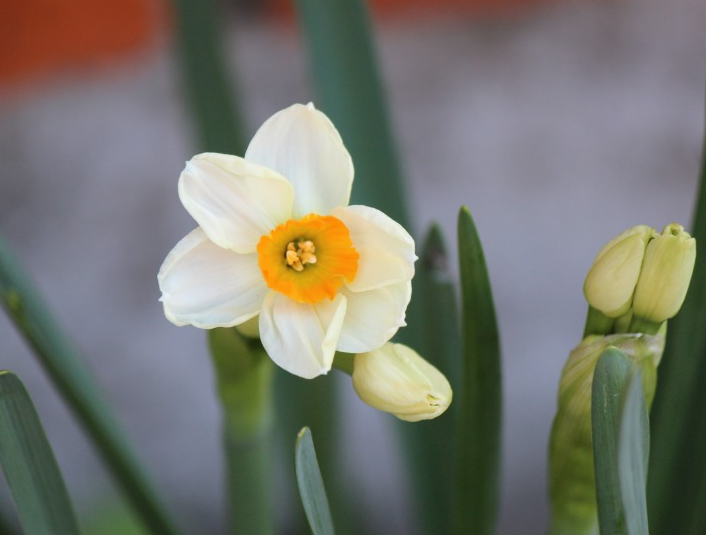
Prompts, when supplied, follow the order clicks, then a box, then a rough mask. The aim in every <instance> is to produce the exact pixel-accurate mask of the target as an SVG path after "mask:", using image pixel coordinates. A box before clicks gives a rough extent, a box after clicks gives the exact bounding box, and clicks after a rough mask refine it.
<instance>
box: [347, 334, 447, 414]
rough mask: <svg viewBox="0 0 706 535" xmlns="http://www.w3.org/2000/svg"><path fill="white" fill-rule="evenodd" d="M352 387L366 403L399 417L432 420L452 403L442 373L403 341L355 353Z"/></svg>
mask: <svg viewBox="0 0 706 535" xmlns="http://www.w3.org/2000/svg"><path fill="white" fill-rule="evenodd" d="M353 388H355V391H356V392H357V394H358V396H359V397H360V399H362V400H363V401H364V402H365V403H367V404H368V405H370V406H371V407H374V408H376V409H380V410H382V411H386V412H389V413H391V414H394V415H395V416H397V417H398V418H400V419H401V420H406V421H408V422H417V421H419V420H431V419H432V418H436V417H437V416H439V415H440V414H442V413H443V412H444V411H445V410H446V409H447V407H448V406H449V405H450V404H451V397H452V392H451V385H449V382H448V381H447V379H446V377H444V374H442V373H441V372H440V371H439V370H437V369H436V368H435V367H434V366H432V365H431V364H429V363H428V362H427V361H426V360H424V359H423V358H422V357H420V356H419V355H418V354H417V353H416V352H415V351H413V350H412V349H410V348H409V347H407V346H404V345H402V344H392V343H387V344H385V345H384V346H382V347H381V348H379V349H376V350H374V351H370V352H368V353H360V354H358V355H356V356H355V361H354V367H353Z"/></svg>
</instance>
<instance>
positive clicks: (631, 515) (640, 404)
mask: <svg viewBox="0 0 706 535" xmlns="http://www.w3.org/2000/svg"><path fill="white" fill-rule="evenodd" d="M643 384H644V380H643V378H642V370H641V369H640V368H637V369H636V370H635V371H634V372H633V373H632V375H631V377H630V383H629V384H628V386H627V391H626V392H625V393H624V394H623V403H622V407H621V416H620V433H619V437H620V441H619V444H618V471H619V474H620V492H621V496H622V498H623V507H624V509H625V519H626V525H627V532H628V534H629V535H649V530H648V528H647V495H646V486H647V463H648V462H649V456H650V421H649V416H648V413H647V403H646V400H645V395H644V390H643Z"/></svg>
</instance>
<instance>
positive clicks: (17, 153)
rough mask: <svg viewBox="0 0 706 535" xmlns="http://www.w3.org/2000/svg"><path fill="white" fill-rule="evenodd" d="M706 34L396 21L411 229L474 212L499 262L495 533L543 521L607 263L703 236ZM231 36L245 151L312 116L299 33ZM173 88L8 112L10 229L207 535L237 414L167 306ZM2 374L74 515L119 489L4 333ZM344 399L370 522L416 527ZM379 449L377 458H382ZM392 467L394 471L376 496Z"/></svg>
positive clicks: (151, 59)
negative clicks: (610, 250) (630, 243)
mask: <svg viewBox="0 0 706 535" xmlns="http://www.w3.org/2000/svg"><path fill="white" fill-rule="evenodd" d="M705 24H706V3H704V2H702V1H699V0H672V1H671V2H662V1H659V0H630V1H628V0H622V1H603V2H565V3H563V4H561V5H559V4H556V5H552V6H549V7H544V8H541V9H538V10H534V11H532V12H531V13H527V14H524V15H522V16H518V17H515V18H513V19H512V20H483V21H468V20H459V19H457V18H456V19H454V18H451V17H448V18H445V17H440V18H436V19H432V20H429V19H427V20H414V19H410V20H407V21H397V22H394V21H391V22H388V23H387V24H385V26H384V28H382V31H381V33H380V34H379V45H380V56H381V61H382V65H383V68H384V76H385V79H386V82H387V88H388V93H389V97H390V103H391V106H392V112H393V117H394V123H395V127H396V133H397V135H398V141H399V146H400V149H401V152H402V156H403V163H404V168H405V171H406V173H407V176H408V177H409V190H410V194H409V197H410V202H411V205H412V207H413V211H414V214H415V216H416V218H415V223H416V225H417V228H416V230H421V229H423V228H424V227H425V226H426V225H427V224H428V223H429V222H431V221H433V220H437V221H439V222H440V223H441V224H442V227H443V228H444V229H445V230H446V232H447V236H448V237H449V240H450V241H453V239H454V225H455V222H454V219H455V213H456V212H457V209H458V207H459V205H460V204H461V203H463V204H466V205H468V207H469V208H470V209H471V211H472V213H473V214H474V217H475V219H476V222H477V225H478V228H479V231H480V234H481V238H482V239H483V242H484V246H485V249H486V255H487V261H488V265H489V267H490V270H491V277H492V283H493V285H494V291H495V298H496V306H497V312H498V317H499V321H500V327H501V330H502V347H503V350H504V361H503V372H504V389H505V402H504V403H505V407H504V411H505V422H504V436H503V497H502V510H501V520H500V533H503V534H525V533H541V532H542V531H543V529H544V527H545V526H546V522H547V515H548V508H547V503H546V450H547V437H548V432H549V427H550V424H551V419H552V417H553V413H554V408H555V396H556V386H557V383H558V379H559V374H560V371H561V366H562V364H563V361H564V359H565V358H566V355H567V353H568V351H569V350H570V349H571V348H572V347H573V346H574V345H576V343H577V342H578V339H579V336H580V334H581V330H582V325H583V319H584V313H585V304H584V302H583V297H582V294H581V286H582V282H583V276H584V275H585V272H586V270H587V269H588V267H589V266H590V263H591V261H592V259H593V256H594V255H595V253H596V252H597V251H598V249H599V248H600V247H601V245H602V244H603V243H604V242H605V241H606V240H608V239H609V238H611V237H612V236H613V235H615V234H617V233H618V232H619V231H621V230H623V229H624V228H626V227H628V226H631V225H634V224H637V223H647V224H650V225H652V226H657V227H661V226H663V225H665V224H667V223H669V222H671V221H674V220H676V221H680V222H684V223H688V221H689V220H690V214H691V209H692V204H693V198H694V193H695V188H696V176H697V170H698V163H699V156H700V145H701V138H702V129H703V115H704V80H705V79H706V32H704V31H703V28H704V27H705ZM231 30H232V31H231V34H230V41H229V44H230V45H231V46H230V50H232V57H231V58H230V59H231V63H232V67H233V72H236V70H237V72H238V77H239V84H240V87H241V90H242V94H243V96H244V102H245V106H244V110H245V113H246V117H247V121H248V132H249V133H253V132H254V130H255V128H256V127H257V126H258V125H259V124H260V123H261V122H262V121H263V120H264V119H266V118H267V117H268V116H269V115H271V114H272V113H273V112H274V111H276V110H279V109H281V108H283V107H285V106H288V105H290V104H291V103H293V102H307V101H309V100H311V99H312V93H311V91H310V89H309V87H308V85H307V82H306V79H307V77H306V73H307V66H306V64H305V61H304V58H303V56H302V50H301V44H300V41H299V38H298V36H297V34H296V33H295V32H294V30H293V29H286V28H282V27H272V26H267V25H265V24H263V23H259V22H256V21H247V22H245V23H240V24H236V25H234V26H233V27H232V28H231ZM177 80H178V73H177V70H176V63H175V61H174V57H173V55H172V53H171V52H170V51H169V50H164V49H162V50H158V51H153V52H152V53H150V54H148V55H146V56H143V57H141V58H138V59H136V60H134V61H132V62H130V63H127V64H122V65H120V66H119V67H117V68H114V69H112V70H105V71H101V72H99V73H95V72H74V73H72V74H71V75H66V76H64V77H60V78H53V79H51V80H50V81H48V82H47V83H45V84H42V87H39V88H36V87H35V88H34V89H32V90H31V91H29V92H28V93H27V94H24V95H22V96H17V95H15V96H10V97H7V98H5V99H3V100H2V101H0V162H2V173H1V174H0V232H2V234H3V235H4V236H5V237H6V238H7V239H8V240H9V242H10V243H11V245H12V246H13V248H14V249H15V251H16V252H17V254H18V255H19V256H20V257H21V259H22V260H23V261H24V262H25V264H26V265H27V267H28V268H29V270H30V272H31V274H32V276H33V277H35V278H36V280H37V282H38V284H39V286H40V288H41V289H42V291H43V292H44V294H45V296H46V298H47V300H48V301H49V303H50V305H51V307H52V308H53V310H54V311H56V312H57V313H58V315H59V317H60V319H61V322H62V324H63V325H64V326H65V327H66V328H67V329H68V331H69V332H70V333H71V334H72V335H73V337H74V338H75V340H76V341H77V343H78V345H79V346H80V347H81V349H82V350H83V351H84V353H85V354H86V356H87V359H88V361H89V365H90V367H91V369H92V370H93V372H94V373H95V375H96V376H97V378H98V380H99V381H100V383H101V385H103V386H104V389H105V393H106V395H107V397H108V398H109V399H110V401H111V402H112V403H113V404H114V406H115V407H116V409H117V411H118V413H119V415H120V417H121V419H122V421H123V422H124V424H125V426H126V428H127V429H128V432H129V434H130V435H131V437H132V438H134V441H135V444H136V446H137V447H138V449H139V450H140V452H141V454H142V455H143V457H144V458H145V459H146V460H147V462H148V463H149V465H150V467H151V469H152V472H153V473H154V474H155V475H156V476H157V479H158V482H159V484H160V485H161V487H162V488H164V489H166V490H167V493H168V496H169V499H170V501H171V502H172V503H173V504H175V505H179V506H180V507H181V511H182V515H183V516H184V517H191V518H192V520H191V521H192V522H193V523H194V525H198V523H205V525H206V526H207V527H209V528H211V529H216V528H217V526H218V525H220V523H221V520H220V519H219V518H220V517H219V515H220V514H221V511H220V508H221V506H222V505H223V504H222V501H221V498H220V489H221V485H222V479H221V476H220V471H221V461H220V457H219V435H218V423H219V416H218V410H217V405H216V402H215V399H214V396H213V385H212V379H211V371H210V366H209V360H208V355H207V354H206V349H205V344H204V333H203V332H201V331H199V330H197V329H192V328H176V327H174V326H172V325H171V324H170V323H168V322H167V321H166V320H165V319H164V317H163V315H162V311H161V307H160V305H159V303H158V302H157V298H158V296H159V292H158V288H157V284H156V273H157V270H158V268H159V265H160V264H161V262H162V260H163V258H164V256H165V255H166V253H167V252H168V251H169V250H170V248H171V247H172V246H173V245H174V244H175V243H176V241H177V240H178V239H179V238H181V237H182V236H183V235H184V234H185V233H186V232H188V231H189V230H190V229H191V228H192V227H193V226H194V223H193V222H192V221H191V220H190V218H189V216H188V215H187V213H186V212H185V211H184V210H183V208H182V207H181V206H180V204H179V201H178V198H177V192H176V179H177V177H178V174H179V172H180V170H181V168H182V166H183V163H184V161H185V160H187V159H188V158H190V157H191V155H192V152H193V149H192V146H193V143H192V138H191V137H190V135H189V124H188V119H187V117H186V115H185V111H184V108H183V103H182V100H181V95H180V92H179V88H178V86H177ZM0 367H1V368H8V369H12V370H14V371H15V372H17V373H18V374H20V376H21V377H22V378H23V379H24V380H25V382H26V384H27V386H28V388H29V390H30V392H31V393H32V394H33V396H34V397H35V400H36V403H37V406H38V409H39V412H40V414H41V416H42V418H43V420H44V422H45V424H46V427H47V430H48V433H49V436H50V438H51V441H52V443H53V445H54V447H55V451H56V453H57V456H58V459H59V462H60V464H61V466H62V468H63V470H64V474H65V477H66V479H67V482H68V485H69V488H70V490H71V492H72V493H73V494H74V495H75V496H76V497H77V501H78V503H79V509H80V510H82V511H86V510H88V509H90V507H92V506H94V505H95V504H96V503H97V502H99V501H101V500H102V499H104V498H108V497H109V496H110V495H112V493H113V492H114V489H113V488H112V485H111V483H110V480H109V478H108V477H107V476H106V475H105V474H104V472H103V471H102V469H101V468H100V466H99V464H98V463H97V461H96V459H95V457H94V455H93V453H92V451H91V448H90V446H89V445H88V444H87V442H86V441H85V439H84V438H83V436H82V434H81V432H80V431H79V430H78V429H77V427H76V425H75V423H74V421H73V419H72V417H71V416H70V415H69V414H68V412H67V410H66V409H65V408H64V405H63V403H62V402H61V401H60V400H59V399H58V398H57V396H56V395H55V394H54V391H53V388H52V387H51V385H50V384H48V382H47V380H46V378H45V376H44V374H43V373H42V372H41V370H40V369H39V368H38V366H37V365H36V363H35V361H34V360H33V358H32V357H31V355H30V353H29V351H28V350H27V348H26V347H25V345H24V344H23V342H22V341H21V340H20V339H19V337H18V335H17V334H16V333H15V332H14V330H13V329H12V327H11V326H10V324H9V322H8V321H7V320H6V319H4V318H0ZM341 385H342V391H343V392H344V393H343V395H344V397H345V398H346V399H348V400H349V403H348V405H347V414H348V416H349V420H350V422H351V423H350V425H349V430H348V435H347V436H348V437H349V438H350V440H351V445H350V451H349V452H348V453H349V454H350V455H351V456H352V458H354V459H358V460H359V461H360V462H358V463H357V467H356V469H355V470H353V469H352V468H350V467H348V468H347V470H348V471H350V474H349V477H350V479H351V484H360V485H364V486H365V488H366V491H365V496H366V498H367V500H368V502H369V503H368V506H369V510H370V511H371V512H372V513H375V514H378V515H381V516H382V517H384V518H385V519H386V520H385V522H384V523H383V524H381V526H382V527H381V531H380V532H381V533H382V532H384V533H400V534H401V533H412V532H413V527H412V526H411V525H410V520H409V515H408V514H406V511H405V502H404V494H400V492H399V490H398V486H397V485H399V484H400V481H403V479H402V476H400V475H399V469H400V467H401V462H400V461H399V460H398V459H397V457H396V455H395V454H394V450H393V447H392V443H391V429H392V426H390V425H389V424H390V421H389V419H390V417H388V416H386V415H383V414H379V413H377V412H375V411H373V410H372V409H368V408H367V407H365V406H364V405H362V404H361V403H360V402H358V401H357V398H355V396H354V394H352V391H351V389H350V387H349V386H348V385H347V383H346V381H345V380H341ZM360 430H365V431H366V432H365V433H360V432H359V431H360ZM360 436H364V437H365V443H364V444H363V443H360V442H359V441H361V440H362V439H360V438H356V437H360ZM356 441H358V442H356ZM362 446H365V448H366V450H368V451H369V450H371V449H373V450H375V451H378V452H381V453H380V456H375V459H376V461H375V462H371V459H370V456H368V455H365V456H364V455H362V454H361V453H360V451H361V450H362ZM381 470H383V471H386V473H387V474H388V476H389V477H385V478H382V480H380V479H381V478H379V475H378V474H379V473H380V471H381ZM376 475H378V477H377V482H376V483H375V484H374V485H371V484H370V481H373V480H374V478H376ZM395 496H399V498H397V499H395V498H394V497H395ZM391 497H392V498H391ZM372 513H371V514H372ZM284 515H285V516H286V510H285V511H284Z"/></svg>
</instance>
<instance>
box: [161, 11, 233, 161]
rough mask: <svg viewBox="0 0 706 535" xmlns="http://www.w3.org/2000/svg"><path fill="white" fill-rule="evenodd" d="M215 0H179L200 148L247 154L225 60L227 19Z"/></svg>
mask: <svg viewBox="0 0 706 535" xmlns="http://www.w3.org/2000/svg"><path fill="white" fill-rule="evenodd" d="M219 5H220V2H216V1H215V0H174V7H175V14H176V29H177V40H178V43H177V44H178V51H179V60H180V63H181V68H182V79H183V84H184V90H185V93H186V97H187V99H186V100H187V102H188V104H189V108H190V111H191V116H192V121H193V124H194V128H195V130H196V133H197V138H198V146H199V148H200V150H203V151H208V152H222V153H226V154H239V155H242V154H243V153H244V152H245V148H246V142H245V138H244V136H243V133H242V128H241V124H242V120H241V114H240V112H239V109H238V106H237V99H236V98H235V97H236V96H237V95H236V94H235V89H234V87H233V84H232V82H231V81H230V80H229V76H228V68H227V64H226V61H225V57H224V53H223V48H224V44H223V41H224V35H223V23H224V21H225V20H226V18H225V17H224V16H223V14H222V13H220V12H219V9H218V8H219Z"/></svg>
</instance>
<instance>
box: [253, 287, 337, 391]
mask: <svg viewBox="0 0 706 535" xmlns="http://www.w3.org/2000/svg"><path fill="white" fill-rule="evenodd" d="M345 313H346V298H345V297H343V295H341V294H338V295H337V296H336V298H335V299H334V300H333V301H330V300H328V299H324V300H323V301H320V302H318V303H315V304H308V303H298V302H296V301H294V300H292V299H290V298H289V297H287V296H285V295H282V294H281V293H278V292H274V291H272V292H270V293H269V294H267V297H265V302H264V303H263V305H262V311H261V312H260V338H261V340H262V345H263V346H265V351H267V354H268V355H269V356H270V358H271V359H272V360H273V361H274V362H275V364H277V365H278V366H280V367H282V368H284V369H285V370H287V371H288V372H290V373H293V374H294V375H298V376H299V377H303V378H304V379H312V378H314V377H316V376H317V375H322V374H325V373H327V372H328V371H329V370H330V369H331V364H332V363H333V356H334V354H335V353H336V343H337V342H338V336H339V334H340V332H341V326H342V324H343V317H344V315H345Z"/></svg>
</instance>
